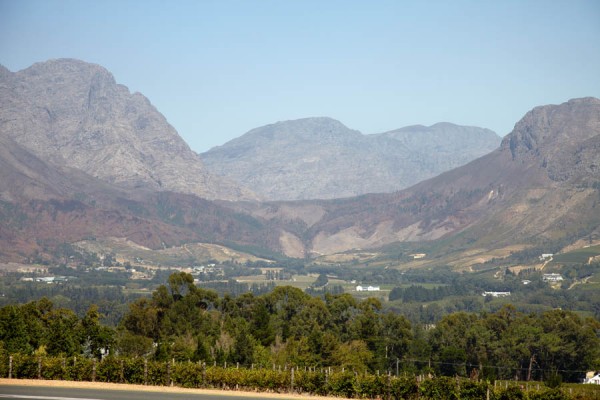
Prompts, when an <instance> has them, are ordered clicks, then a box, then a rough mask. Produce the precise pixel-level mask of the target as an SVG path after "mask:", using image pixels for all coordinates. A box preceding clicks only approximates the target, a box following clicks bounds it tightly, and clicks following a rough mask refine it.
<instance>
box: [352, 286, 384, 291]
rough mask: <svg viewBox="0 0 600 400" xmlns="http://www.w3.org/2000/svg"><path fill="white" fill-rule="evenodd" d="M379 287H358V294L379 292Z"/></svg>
mask: <svg viewBox="0 0 600 400" xmlns="http://www.w3.org/2000/svg"><path fill="white" fill-rule="evenodd" d="M379 290H380V289H379V286H357V287H356V291H357V292H379Z"/></svg>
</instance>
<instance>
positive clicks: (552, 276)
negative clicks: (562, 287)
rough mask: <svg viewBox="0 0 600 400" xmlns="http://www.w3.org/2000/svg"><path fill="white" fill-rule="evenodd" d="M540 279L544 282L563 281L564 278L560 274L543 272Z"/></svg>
mask: <svg viewBox="0 0 600 400" xmlns="http://www.w3.org/2000/svg"><path fill="white" fill-rule="evenodd" d="M542 280H543V281H544V282H560V281H563V280H564V278H563V277H562V275H561V274H544V275H543V276H542Z"/></svg>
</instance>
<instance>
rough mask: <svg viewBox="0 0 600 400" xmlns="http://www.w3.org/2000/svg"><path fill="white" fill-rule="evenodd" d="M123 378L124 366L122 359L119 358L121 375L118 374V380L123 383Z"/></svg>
mask: <svg viewBox="0 0 600 400" xmlns="http://www.w3.org/2000/svg"><path fill="white" fill-rule="evenodd" d="M124 380H125V366H124V362H123V359H121V375H120V376H119V381H120V382H121V383H123V381H124Z"/></svg>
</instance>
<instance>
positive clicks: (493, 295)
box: [481, 292, 510, 297]
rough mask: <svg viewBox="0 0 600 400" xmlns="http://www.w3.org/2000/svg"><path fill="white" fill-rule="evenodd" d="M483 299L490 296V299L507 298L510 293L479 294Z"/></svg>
mask: <svg viewBox="0 0 600 400" xmlns="http://www.w3.org/2000/svg"><path fill="white" fill-rule="evenodd" d="M481 295H482V296H483V297H487V296H492V297H508V296H510V292H483V293H482V294H481Z"/></svg>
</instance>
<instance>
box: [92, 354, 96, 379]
mask: <svg viewBox="0 0 600 400" xmlns="http://www.w3.org/2000/svg"><path fill="white" fill-rule="evenodd" d="M92 382H96V359H95V358H92Z"/></svg>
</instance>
